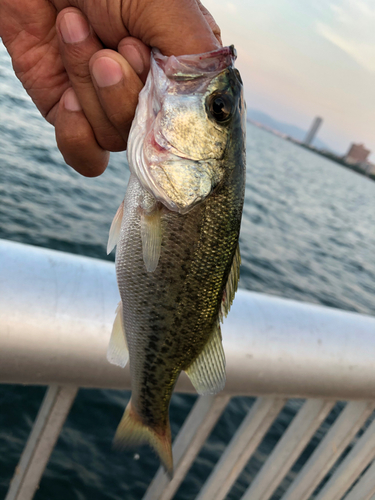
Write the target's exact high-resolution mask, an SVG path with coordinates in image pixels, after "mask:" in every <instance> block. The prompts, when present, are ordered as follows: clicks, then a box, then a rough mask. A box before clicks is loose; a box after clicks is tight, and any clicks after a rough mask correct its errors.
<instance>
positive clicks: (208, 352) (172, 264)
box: [107, 47, 245, 475]
mask: <svg viewBox="0 0 375 500" xmlns="http://www.w3.org/2000/svg"><path fill="white" fill-rule="evenodd" d="M234 60H235V52H234V48H233V47H224V48H221V49H218V50H216V51H213V52H208V53H205V54H199V55H189V56H180V57H174V56H171V57H165V56H163V55H161V54H160V52H158V51H157V50H153V51H152V57H151V70H150V73H149V76H148V79H147V82H146V85H145V87H144V89H143V90H142V92H141V93H140V95H139V103H138V107H137V111H136V115H135V118H134V122H133V125H132V129H131V132H130V136H129V149H128V159H129V165H130V170H131V176H130V181H129V185H128V188H127V192H126V195H125V199H124V201H123V203H122V204H121V206H120V208H119V210H118V211H117V214H116V216H115V218H114V221H113V223H112V226H111V230H110V237H109V242H108V250H109V251H111V250H112V248H113V247H114V246H115V245H116V244H117V252H116V272H117V281H118V286H119V290H120V296H121V302H120V304H119V307H118V310H117V316H116V319H115V323H114V328H113V332H112V336H111V341H110V345H109V348H108V353H107V356H108V359H109V361H111V362H112V363H115V364H118V365H120V366H125V364H126V362H127V360H128V356H129V358H130V373H131V386H132V396H131V400H130V402H129V404H128V406H127V408H126V410H125V413H124V416H123V418H122V420H121V422H120V424H119V427H118V429H117V432H116V436H115V443H116V442H117V443H118V444H119V445H120V446H127V445H136V444H142V443H148V444H150V445H151V446H152V447H153V448H154V449H155V450H156V452H157V453H158V455H159V457H160V459H161V462H162V463H163V465H164V467H165V469H166V470H167V471H168V472H169V474H170V475H171V474H172V471H173V459H172V448H171V431H170V425H169V415H168V410H169V403H170V399H171V395H172V391H173V388H174V386H175V384H176V381H177V379H178V376H179V374H180V372H181V371H182V370H184V371H185V372H186V373H187V375H188V376H189V378H190V380H191V382H192V384H193V386H194V387H195V389H196V390H197V392H198V393H199V394H215V393H216V392H218V391H220V390H221V389H223V387H224V385H225V357H224V351H223V346H222V341H221V331H220V320H222V319H223V316H226V314H227V312H228V310H229V308H230V306H231V303H232V301H233V298H234V294H235V291H236V289H237V283H238V279H239V266H240V254H239V248H238V238H239V232H240V223H241V216H242V207H243V200H244V187H245V103H244V100H243V91H242V81H241V77H240V75H239V72H238V71H237V70H236V69H235V68H234V66H233V64H234ZM128 352H129V355H128Z"/></svg>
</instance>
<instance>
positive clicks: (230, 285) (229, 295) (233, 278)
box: [219, 245, 241, 321]
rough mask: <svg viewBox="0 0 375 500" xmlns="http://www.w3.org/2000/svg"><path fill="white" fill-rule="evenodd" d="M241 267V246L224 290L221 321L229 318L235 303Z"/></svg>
mask: <svg viewBox="0 0 375 500" xmlns="http://www.w3.org/2000/svg"><path fill="white" fill-rule="evenodd" d="M240 266H241V254H240V245H237V249H236V251H235V253H234V256H233V262H232V267H231V270H230V273H229V276H228V281H227V284H226V287H225V289H224V294H223V300H222V302H221V309H220V312H219V317H220V320H221V321H223V319H224V318H226V317H227V315H228V313H229V310H230V307H231V305H232V303H233V300H234V296H235V294H236V291H237V287H238V280H239V279H240Z"/></svg>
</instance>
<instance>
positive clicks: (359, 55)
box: [0, 0, 375, 500]
mask: <svg viewBox="0 0 375 500" xmlns="http://www.w3.org/2000/svg"><path fill="white" fill-rule="evenodd" d="M205 5H206V6H207V8H208V9H209V10H210V11H211V12H212V14H213V15H214V17H215V18H216V20H217V22H218V24H219V25H220V27H221V28H222V34H223V42H224V44H232V43H233V44H235V46H236V48H237V51H238V64H237V66H238V68H239V69H240V72H241V74H242V77H243V80H244V85H245V93H246V99H247V106H248V120H249V121H248V124H247V181H246V201H245V207H244V214H243V223H242V229H241V240H240V246H241V253H242V268H241V282H240V286H242V287H243V288H247V289H249V290H255V291H259V292H263V293H268V294H274V295H279V296H282V297H290V298H293V299H296V300H300V301H306V302H313V303H319V304H323V305H328V306H331V307H337V308H340V309H345V310H350V311H357V312H361V313H365V314H371V315H374V314H375V298H374V297H375V231H374V228H375V182H374V180H373V179H372V178H371V175H372V162H375V155H374V154H373V153H371V151H375V120H374V118H375V93H374V92H373V89H374V88H375V30H374V25H375V6H374V4H373V3H372V2H370V1H368V2H366V1H351V0H338V1H332V2H327V1H324V2H323V1H315V2H310V1H309V2H297V1H296V0H262V2H261V1H255V0H238V1H234V0H233V1H231V2H226V1H220V0H215V1H214V0H208V1H206V2H205ZM317 117H318V118H320V120H319V119H318V120H317V121H316V118H317ZM313 124H315V126H313ZM309 132H310V133H309ZM352 144H354V149H353V147H352ZM349 153H350V154H349ZM128 177H129V172H128V167H127V161H126V154H125V153H117V154H112V156H111V161H110V165H109V167H108V169H107V170H106V172H105V173H104V174H103V175H102V176H100V177H99V178H96V179H87V178H83V177H81V176H80V175H79V174H77V173H76V172H75V171H73V170H72V169H70V168H69V167H67V166H66V165H65V163H64V161H63V159H62V157H61V155H60V153H59V151H58V150H57V148H56V144H55V138H54V130H53V128H52V127H51V126H50V125H49V124H47V123H46V122H45V121H44V120H43V119H42V118H41V116H40V115H39V113H38V111H37V110H36V108H35V107H34V105H33V104H32V102H31V100H30V99H29V97H28V96H27V94H26V92H25V91H24V89H23V88H22V86H21V85H20V83H19V82H18V81H17V79H16V78H15V76H14V73H13V71H12V68H11V62H10V59H9V56H8V55H7V52H6V50H5V48H4V47H3V45H1V44H0V238H5V239H8V240H13V241H19V242H22V243H28V244H32V245H37V246H43V247H48V248H52V249H57V250H61V251H65V252H72V253H77V254H82V255H87V256H91V257H96V258H99V259H112V260H113V259H114V257H113V255H110V256H109V257H107V256H106V251H105V249H106V244H107V238H108V229H109V226H110V224H111V221H112V218H113V216H114V214H115V213H116V210H117V208H118V205H119V204H120V202H121V201H122V199H123V197H124V193H125V190H126V185H127V181H128ZM0 279H1V262H0ZM115 306H116V305H114V310H115ZM108 334H109V333H108ZM44 392H45V388H41V387H13V386H0V408H1V412H0V497H3V496H4V495H5V492H6V490H7V488H8V485H9V481H10V479H11V477H12V475H13V472H14V468H15V466H16V465H17V462H18V460H19V456H20V453H21V451H22V449H23V446H24V443H25V441H26V439H27V437H28V434H29V432H30V429H31V426H32V423H33V420H34V418H35V415H36V413H37V410H38V408H39V405H40V402H41V400H42V397H43V395H44ZM128 398H129V394H128V393H124V392H121V391H104V390H80V392H79V394H78V397H77V399H76V401H75V403H74V405H73V408H72V411H71V413H70V415H69V418H68V420H67V422H66V424H65V426H64V429H63V432H62V434H61V436H60V438H59V441H58V444H57V446H56V449H55V450H54V452H53V454H52V457H51V460H50V462H49V464H48V467H47V470H46V473H45V475H44V477H43V479H42V482H41V484H40V489H39V490H38V491H37V493H36V496H35V498H36V499H37V500H47V499H51V498H54V499H57V500H59V499H66V498H69V499H77V500H78V499H85V498H93V499H95V500H96V499H103V500H104V499H113V500H119V499H121V498H126V499H130V500H133V499H134V500H135V499H139V498H141V496H142V493H143V492H144V491H145V489H146V488H147V485H148V484H149V482H150V480H151V478H152V477H153V475H154V473H155V472H156V470H157V468H158V461H157V459H156V457H155V456H154V454H153V453H152V452H151V451H150V450H149V449H148V448H144V449H143V448H142V449H141V450H137V453H134V451H133V452H131V451H128V452H125V453H123V454H120V453H117V452H114V451H112V449H111V442H112V439H113V435H114V432H115V429H116V426H117V424H118V422H119V420H120V418H121V415H122V412H123V409H124V407H125V405H126V402H127V400H128ZM194 401H195V397H194V396H182V395H175V396H173V398H172V403H171V422H172V433H173V435H174V436H175V435H176V433H177V432H178V429H179V428H180V426H181V424H182V422H183V420H184V418H185V416H186V414H187V413H188V411H189V409H190V408H191V406H192V405H193V403H194ZM252 402H253V400H252V399H251V398H235V399H234V400H233V401H232V402H231V404H230V405H229V407H228V408H227V410H226V411H225V412H224V414H223V416H222V417H221V419H220V421H219V423H218V425H217V427H216V428H215V430H214V432H213V434H212V435H211V437H210V439H209V440H208V442H207V443H206V445H205V446H204V448H203V450H202V451H201V453H200V455H199V457H198V460H197V462H196V464H195V465H194V467H193V469H192V470H191V471H190V473H189V474H188V476H187V477H186V479H185V481H184V483H183V484H182V486H181V488H180V490H179V491H178V493H177V496H176V498H177V499H186V500H187V499H191V498H195V496H196V494H197V492H198V491H199V488H200V486H201V485H202V484H203V482H204V480H205V479H206V477H207V476H208V474H209V472H210V470H211V468H212V466H213V464H214V463H216V462H217V460H218V458H219V456H220V453H221V452H222V450H223V449H224V447H225V445H226V444H227V442H228V441H229V439H230V437H231V436H232V435H233V433H234V432H235V430H236V429H237V427H238V425H239V423H240V422H241V419H242V418H243V416H244V415H245V413H246V411H247V410H248V408H249V407H250V406H251V405H252ZM299 406H300V402H298V401H291V402H290V403H289V404H288V405H287V406H286V407H285V409H284V410H283V411H282V412H281V414H280V416H279V418H278V419H277V421H276V422H275V424H274V425H273V426H272V427H271V429H270V431H269V433H268V434H267V436H266V440H265V441H264V442H263V443H262V445H261V446H260V448H259V449H258V450H257V452H256V454H255V455H254V457H253V459H252V460H251V461H250V463H249V464H248V466H247V467H246V468H245V470H244V472H243V473H242V475H241V476H240V478H239V480H238V481H237V483H236V484H235V486H234V487H233V489H232V491H231V492H230V495H229V497H228V498H230V499H232V500H235V499H238V498H240V496H241V494H242V493H243V492H244V490H245V488H246V487H247V485H248V484H249V483H250V482H251V479H252V478H253V477H254V475H255V473H256V471H257V470H258V469H259V467H260V466H261V464H262V463H263V462H264V460H265V458H266V457H267V454H268V453H269V450H270V449H272V447H273V446H274V445H275V443H276V442H277V439H278V438H279V436H280V435H281V433H282V432H283V430H284V429H285V427H286V426H287V425H288V423H289V422H290V420H291V418H292V417H293V416H294V414H295V413H296V411H297V410H298V408H299ZM338 411H339V409H338V408H336V409H335V410H334V412H333V414H332V416H331V418H335V415H337V412H338ZM335 412H336V413H335ZM327 428H328V427H327ZM323 430H324V429H323ZM321 432H323V431H320V434H318V435H316V436H315V438H314V439H315V442H318V441H319V440H320V439H321V437H322V434H321ZM309 453H311V450H307V451H306V453H305V455H304V457H305V458H306V457H307V456H308V454H309ZM300 467H301V463H297V464H296V465H295V467H294V468H293V470H292V471H291V473H290V474H289V475H288V477H287V479H286V480H285V481H284V482H283V484H282V486H281V488H279V490H278V491H277V492H276V494H275V495H274V497H273V500H276V499H277V498H280V495H281V493H282V491H283V488H284V489H285V488H286V486H287V484H288V480H289V481H290V478H291V477H292V476H293V474H295V473H296V472H297V471H298V469H299V468H300Z"/></svg>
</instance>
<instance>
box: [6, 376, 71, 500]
mask: <svg viewBox="0 0 375 500" xmlns="http://www.w3.org/2000/svg"><path fill="white" fill-rule="evenodd" d="M77 391H78V388H77V387H72V386H58V385H51V386H49V387H48V390H47V393H46V395H45V397H44V400H43V403H42V405H41V407H40V409H39V413H38V416H37V418H36V420H35V423H34V426H33V429H32V431H31V434H30V436H29V439H28V441H27V444H26V446H25V449H24V450H23V453H22V455H21V459H20V461H19V464H18V465H17V467H16V471H15V474H14V476H13V479H12V481H11V484H10V487H9V490H8V493H7V496H6V497H5V500H31V499H32V498H33V496H34V493H35V491H36V489H37V487H38V485H39V482H40V480H41V478H42V475H43V472H44V470H45V468H46V465H47V463H48V460H49V457H50V455H51V453H52V450H53V448H54V446H55V444H56V441H57V439H58V437H59V435H60V432H61V429H62V426H63V425H64V422H65V420H66V417H67V415H68V413H69V410H70V408H71V406H72V403H73V401H74V398H75V397H76V394H77Z"/></svg>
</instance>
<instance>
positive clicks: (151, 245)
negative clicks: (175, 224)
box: [141, 207, 162, 273]
mask: <svg viewBox="0 0 375 500" xmlns="http://www.w3.org/2000/svg"><path fill="white" fill-rule="evenodd" d="M141 238H142V252H143V262H144V263H145V266H146V269H147V271H148V272H149V273H152V272H153V271H155V269H156V268H157V266H158V262H159V258H160V253H161V238H162V231H161V210H160V209H159V208H157V207H156V208H155V209H154V210H152V212H150V213H147V212H146V211H144V212H143V213H142V215H141Z"/></svg>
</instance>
